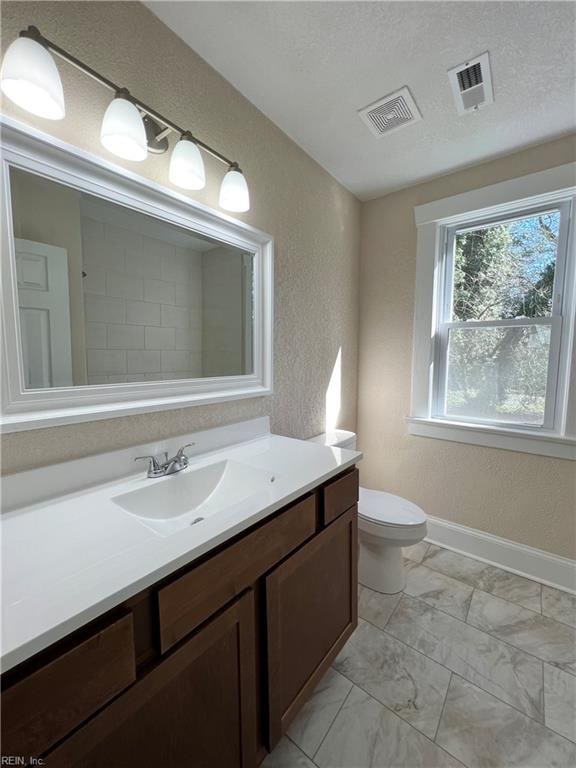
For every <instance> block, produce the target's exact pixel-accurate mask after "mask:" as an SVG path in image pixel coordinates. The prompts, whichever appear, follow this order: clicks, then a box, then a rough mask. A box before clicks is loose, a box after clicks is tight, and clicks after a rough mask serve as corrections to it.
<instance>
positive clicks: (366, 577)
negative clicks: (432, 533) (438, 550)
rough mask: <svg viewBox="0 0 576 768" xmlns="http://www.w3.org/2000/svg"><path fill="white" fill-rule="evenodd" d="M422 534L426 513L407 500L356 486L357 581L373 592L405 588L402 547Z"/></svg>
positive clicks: (423, 534)
mask: <svg viewBox="0 0 576 768" xmlns="http://www.w3.org/2000/svg"><path fill="white" fill-rule="evenodd" d="M425 536H426V515H425V514H424V512H423V511H422V510H421V509H420V507H417V506H416V504H413V503H412V502H411V501H408V500H407V499H403V498H402V497H401V496H395V495H394V494H393V493H386V492H385V491H372V490H370V489H368V488H360V499H359V501H358V539H359V542H360V553H359V559H358V580H359V582H360V584H363V585H364V586H365V587H370V589H374V590H376V591H377V592H384V593H386V594H395V593H396V592H401V591H402V590H403V589H404V587H405V577H404V563H403V559H402V547H411V546H412V545H413V544H418V542H419V541H422V539H423V538H424V537H425Z"/></svg>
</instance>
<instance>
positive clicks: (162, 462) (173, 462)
mask: <svg viewBox="0 0 576 768" xmlns="http://www.w3.org/2000/svg"><path fill="white" fill-rule="evenodd" d="M193 445H196V443H187V444H186V445H183V446H182V448H179V449H178V452H177V453H176V455H175V456H172V458H171V459H169V458H168V453H167V452H166V451H164V452H162V453H157V454H156V455H153V456H137V457H136V458H135V459H134V461H143V460H145V461H147V462H148V477H166V475H174V474H176V472H181V471H182V470H183V469H186V467H187V466H188V464H189V459H188V456H186V448H192V446H193Z"/></svg>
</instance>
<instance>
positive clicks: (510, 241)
mask: <svg viewBox="0 0 576 768" xmlns="http://www.w3.org/2000/svg"><path fill="white" fill-rule="evenodd" d="M559 228H560V212H559V211H548V212H546V213H539V214H537V215H534V216H528V217H526V218H523V219H517V220H516V221H510V222H506V223H503V224H497V225H493V226H487V227H482V228H479V229H474V230H468V231H460V232H456V236H455V242H454V291H453V299H452V313H451V315H452V319H453V320H505V319H508V318H512V317H544V316H547V315H550V314H551V313H552V295H553V287H554V268H555V264H556V249H557V245H558V231H559Z"/></svg>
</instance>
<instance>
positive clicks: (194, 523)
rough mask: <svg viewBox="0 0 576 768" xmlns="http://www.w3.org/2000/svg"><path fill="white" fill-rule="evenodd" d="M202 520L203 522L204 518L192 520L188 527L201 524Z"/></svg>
mask: <svg viewBox="0 0 576 768" xmlns="http://www.w3.org/2000/svg"><path fill="white" fill-rule="evenodd" d="M202 520H204V518H203V517H197V518H196V519H195V520H192V522H191V523H190V525H196V523H201V522H202Z"/></svg>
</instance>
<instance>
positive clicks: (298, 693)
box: [266, 507, 358, 747]
mask: <svg viewBox="0 0 576 768" xmlns="http://www.w3.org/2000/svg"><path fill="white" fill-rule="evenodd" d="M357 555H358V540H357V510H356V507H353V508H352V509H349V510H348V511H347V512H345V513H344V514H342V515H341V516H340V517H339V518H338V519H337V520H336V521H335V522H333V523H332V524H331V525H329V526H328V527H327V528H325V529H324V530H323V531H322V532H321V533H319V534H318V535H317V536H315V537H314V538H313V539H312V540H311V541H309V542H308V543H307V544H305V545H304V546H303V547H301V548H300V549H299V550H298V551H297V552H296V553H295V554H294V555H293V556H292V557H289V558H288V559H287V560H285V561H284V562H283V563H282V564H281V565H279V566H278V567H277V568H275V569H274V570H273V571H272V572H271V573H270V574H269V575H268V576H267V578H266V604H267V606H266V608H267V625H268V679H269V683H268V687H269V734H270V747H273V746H274V745H275V744H276V743H277V742H278V740H279V739H280V737H281V736H282V734H283V733H286V731H287V729H288V726H289V725H290V722H291V721H292V720H293V718H294V716H295V715H296V714H297V713H298V711H299V710H300V708H301V707H302V705H303V704H304V702H305V701H306V699H307V698H308V697H309V696H310V694H311V693H312V691H313V690H314V688H315V687H316V685H317V684H318V682H319V681H320V679H321V678H322V676H323V675H324V673H325V672H326V670H327V669H328V667H329V666H330V664H331V663H332V661H333V660H334V659H335V658H336V655H337V654H338V653H339V651H340V650H341V649H342V648H343V646H344V644H345V642H346V640H347V639H348V638H349V637H350V635H351V634H352V632H353V631H354V629H355V627H356V625H357V623H358V592H357V577H356V573H357Z"/></svg>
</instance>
